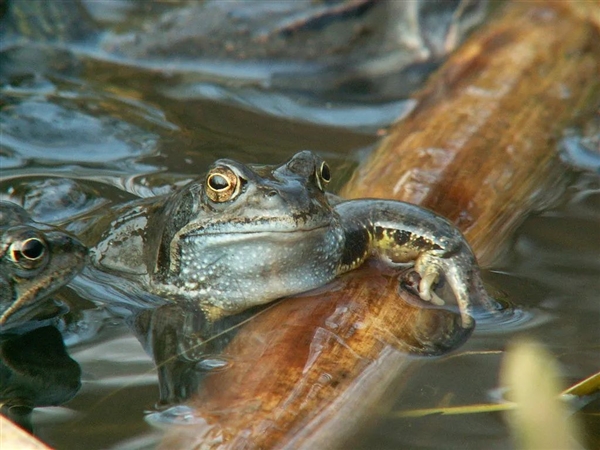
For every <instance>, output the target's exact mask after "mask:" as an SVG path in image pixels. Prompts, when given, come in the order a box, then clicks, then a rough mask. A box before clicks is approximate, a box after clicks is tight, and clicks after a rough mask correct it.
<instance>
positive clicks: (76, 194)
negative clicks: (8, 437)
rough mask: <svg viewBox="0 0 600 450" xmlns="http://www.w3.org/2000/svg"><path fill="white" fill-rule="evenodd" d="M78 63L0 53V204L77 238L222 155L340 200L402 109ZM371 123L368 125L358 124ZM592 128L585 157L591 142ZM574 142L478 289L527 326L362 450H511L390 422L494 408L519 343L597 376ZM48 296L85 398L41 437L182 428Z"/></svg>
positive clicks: (141, 438)
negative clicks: (279, 166) (304, 163)
mask: <svg viewBox="0 0 600 450" xmlns="http://www.w3.org/2000/svg"><path fill="white" fill-rule="evenodd" d="M123 5H125V6H126V7H123V8H121V9H119V8H117V7H115V9H110V10H109V11H108V12H104V14H109V12H112V13H113V14H114V15H115V17H117V18H119V17H121V18H122V17H125V16H126V15H127V14H129V13H128V11H129V9H135V8H134V6H132V5H134V3H131V2H130V3H127V2H124V3H123V2H122V3H121V6H123ZM128 8H129V9H128ZM100 13H102V11H101V12H100ZM100 13H98V12H97V14H100ZM115 20H116V19H115ZM109 22H110V21H109ZM75 50H77V49H75ZM83 50H85V51H83ZM83 50H81V49H79V50H78V51H79V53H77V51H76V52H75V54H77V55H78V56H74V53H72V52H71V51H70V50H69V49H68V47H67V48H64V47H60V46H59V47H56V46H45V45H41V46H40V45H29V44H26V45H17V46H12V47H8V48H5V49H4V50H3V52H2V53H1V54H0V80H1V83H2V85H1V87H0V125H1V126H2V135H1V137H2V140H1V145H0V196H1V197H3V198H8V199H12V200H13V201H16V202H18V203H22V204H24V205H25V206H26V207H27V208H28V209H29V210H30V211H31V212H32V214H33V216H34V217H35V218H36V219H38V220H41V221H47V222H50V223H55V224H58V225H62V226H65V227H67V228H69V229H71V230H72V231H74V232H76V231H77V226H78V225H77V221H76V220H75V219H77V218H78V217H81V216H83V215H85V214H88V213H90V212H93V211H99V210H101V208H104V207H106V206H108V205H110V204H118V203H122V202H125V201H128V200H131V199H133V198H136V197H148V196H152V195H156V194H160V193H165V192H169V191H171V190H172V189H173V187H174V186H177V185H181V184H182V183H184V182H186V181H187V180H190V179H192V178H194V177H196V176H198V175H199V174H201V173H203V172H204V170H205V169H206V167H207V166H208V165H209V164H210V163H212V162H213V161H214V160H215V159H218V158H223V157H225V158H233V159H237V160H240V161H244V162H259V163H280V162H282V161H284V160H285V159H287V158H289V156H290V155H291V154H293V153H294V152H296V151H299V150H302V149H311V150H314V151H316V152H318V153H319V154H320V155H321V156H323V157H324V158H326V159H327V160H328V162H329V164H330V165H331V167H332V169H333V176H334V182H333V183H332V189H333V190H336V189H338V188H339V187H340V186H341V185H342V184H343V183H344V181H345V180H346V179H347V178H348V176H349V174H350V173H351V172H352V170H353V168H354V167H355V166H356V165H357V164H358V161H359V160H360V159H361V158H362V157H363V156H364V154H365V153H367V152H368V151H369V149H370V148H372V146H374V145H376V143H377V140H378V138H377V136H376V129H377V128H378V127H380V126H382V125H383V124H385V123H387V122H386V121H389V120H391V118H392V117H396V116H397V115H398V114H400V109H398V108H397V107H398V105H399V103H398V102H400V99H398V98H384V99H380V101H379V102H361V101H358V100H357V98H356V96H354V97H352V98H351V99H350V100H348V99H346V100H343V101H341V100H339V99H338V98H336V99H335V101H333V100H331V99H327V101H323V98H320V97H319V96H307V95H306V93H305V92H303V93H302V92H301V93H295V94H294V95H289V92H288V91H283V93H281V92H276V93H274V92H271V91H269V90H268V89H265V88H264V84H263V85H262V86H259V87H257V86H256V85H251V86H244V87H243V88H240V89H237V88H236V86H235V84H234V85H233V86H232V85H231V83H224V84H223V83H221V84H213V83H214V79H212V78H211V79H210V80H208V81H207V80H206V79H204V78H203V76H199V75H198V73H196V72H194V70H196V68H194V70H193V71H191V74H190V72H189V71H188V72H186V71H183V72H186V75H185V76H184V75H181V74H178V73H171V72H169V71H168V70H165V71H161V70H157V67H156V66H152V67H148V65H144V64H142V62H139V61H134V62H133V63H132V62H131V61H128V62H126V63H124V62H123V61H122V60H117V59H115V58H108V57H102V58H101V57H98V55H97V54H95V48H94V47H88V48H84V49H83ZM305 67H306V66H305ZM186 70H188V69H186ZM236 76H237V75H236ZM198 79H200V81H198ZM327 95H329V94H327ZM377 95H380V93H378V94H377ZM340 102H341V103H340ZM328 110H329V111H330V112H334V113H335V114H330V115H327V111H328ZM365 111H366V112H365ZM369 111H372V112H374V113H375V112H376V113H377V115H375V116H369V121H367V122H365V121H362V122H360V123H357V120H356V119H357V118H358V117H361V116H362V115H364V114H367V115H368V114H369ZM322 117H328V118H329V119H330V120H328V121H324V120H322ZM591 129H592V131H591V132H590V131H589V130H588V131H587V133H588V134H587V136H588V137H586V138H585V139H584V140H583V144H584V145H590V142H592V143H593V142H598V131H597V128H594V127H593V126H592V127H591ZM594 130H596V131H594ZM581 132H582V131H581V130H571V131H570V132H569V134H568V136H567V137H568V140H567V141H565V143H564V144H563V148H565V149H566V157H565V159H567V160H568V161H569V162H570V163H573V164H574V165H575V166H577V167H578V171H577V172H575V171H574V172H573V177H572V180H573V181H572V182H571V184H570V186H569V187H568V189H567V190H566V192H565V193H564V195H562V197H561V198H560V199H559V201H558V203H557V205H556V206H554V207H553V208H552V209H550V210H547V211H544V212H542V213H539V214H536V215H532V216H531V217H530V218H529V219H528V220H526V221H525V223H524V224H523V225H522V226H521V227H520V228H519V230H518V231H517V233H516V235H515V238H514V240H513V241H512V242H511V243H509V244H508V246H509V248H508V250H507V252H506V254H505V255H504V257H503V259H502V260H501V261H499V262H498V263H497V265H496V266H494V267H492V268H490V270H489V271H487V272H486V273H485V276H486V281H487V282H488V283H489V284H490V286H491V287H492V288H493V289H497V290H500V291H501V292H502V293H503V294H504V295H506V296H507V297H508V298H509V299H510V300H512V301H514V302H515V303H516V304H518V305H520V306H521V307H523V309H524V311H525V316H524V317H525V318H524V319H523V320H520V321H516V322H514V323H508V324H506V326H504V328H503V330H502V331H499V332H495V333H490V332H485V331H481V330H479V331H476V332H475V334H474V335H473V336H472V338H471V339H470V340H469V341H468V342H467V344H466V345H465V346H463V347H462V348H460V349H459V350H458V351H457V352H455V353H454V354H453V356H452V357H449V358H436V359H431V360H427V361H425V363H424V364H423V366H421V367H420V369H419V370H418V371H417V373H415V374H413V376H412V377H411V379H410V381H409V384H408V387H407V388H406V389H403V390H401V391H400V392H399V393H398V396H397V399H396V402H395V406H394V409H393V412H392V413H389V414H388V413H383V414H381V415H377V416H375V417H374V418H373V424H372V425H371V428H370V429H369V430H368V431H367V432H366V433H365V434H364V435H363V436H361V440H360V441H357V442H356V446H357V447H361V448H378V449H392V448H393V449H396V448H415V449H417V448H418V449H441V448H443V449H452V448H457V449H458V448H460V449H511V448H513V444H512V441H511V438H510V435H509V431H508V428H507V425H506V423H505V421H504V419H503V417H502V415H501V414H500V413H485V414H483V413H482V414H472V415H469V416H454V417H452V416H444V417H442V416H433V417H426V418H419V419H406V418H401V417H398V416H397V415H396V414H395V412H398V411H406V410H410V409H416V408H428V407H434V406H437V405H439V404H446V403H449V404H453V405H462V404H472V403H486V402H490V401H493V400H494V399H495V398H497V396H498V395H499V394H498V392H497V390H496V387H497V376H498V368H499V365H500V363H501V359H502V350H503V349H505V347H506V346H507V343H508V342H509V341H510V340H511V339H512V338H513V337H514V336H516V335H527V336H530V337H532V338H534V339H537V340H539V341H541V342H543V343H544V344H545V345H547V346H548V348H549V349H550V351H551V352H552V354H553V355H554V356H555V357H556V358H557V359H558V361H559V363H560V364H561V368H562V370H563V377H564V382H565V383H570V382H575V381H577V380H579V379H582V378H584V377H586V376H589V375H591V374H593V373H595V372H598V370H600V369H599V367H600V347H599V344H598V343H599V342H600V301H599V298H598V292H600V257H599V256H598V255H600V175H599V174H598V171H597V167H598V156H597V155H596V156H594V153H593V151H592V152H589V151H587V150H589V149H588V148H587V147H585V149H584V151H583V154H584V157H583V158H579V159H576V160H575V161H573V158H577V155H578V154H582V153H581V152H578V147H577V142H578V141H577V139H578V138H577V136H578V133H581ZM590 136H591V137H590ZM594 139H595V140H594ZM65 198H66V199H67V200H68V201H66V202H65ZM61 296H62V298H63V299H64V300H65V301H67V302H69V303H70V304H71V305H72V306H73V309H74V310H76V311H79V313H80V314H79V315H78V316H76V317H73V318H72V319H71V320H72V322H70V323H69V324H67V325H66V329H65V330H64V333H65V335H66V336H67V340H66V342H67V345H68V352H69V354H70V356H71V358H73V359H74V360H75V361H76V362H77V363H78V364H79V366H80V367H81V371H82V375H81V382H82V387H81V389H80V390H79V392H78V393H77V395H76V396H75V397H74V398H73V399H72V400H70V401H69V402H68V403H66V404H64V405H62V406H58V407H42V408H36V410H35V411H34V413H33V415H32V418H31V422H32V425H33V428H34V430H35V434H36V435H37V436H39V437H40V438H41V439H42V440H44V441H45V442H47V443H49V444H50V445H51V446H54V447H56V448H60V449H71V448H72V449H76V448H89V449H105V448H115V449H117V448H118V449H132V448H152V447H153V445H155V444H156V442H158V440H159V439H160V435H161V428H162V427H164V426H166V425H165V424H166V423H167V422H169V420H172V421H185V420H194V419H193V417H192V418H190V416H189V411H187V410H186V409H184V408H181V407H174V408H172V409H170V410H167V411H166V412H163V413H161V414H160V415H159V414H158V412H159V411H160V410H159V409H158V408H157V406H156V403H157V401H158V398H159V391H158V386H157V374H156V370H155V368H154V364H153V362H152V360H151V359H150V357H149V356H148V355H147V354H146V352H145V351H144V349H143V348H142V346H141V344H140V343H139V341H138V340H137V339H136V338H135V337H134V336H133V335H132V334H131V332H130V331H129V327H128V326H127V325H126V324H125V323H124V322H123V320H121V319H119V318H118V317H115V316H114V315H112V314H110V313H109V312H107V311H105V310H103V309H100V310H98V309H96V308H95V307H94V305H92V304H91V303H89V302H86V301H85V300H83V299H81V298H79V297H78V296H77V294H75V293H74V292H73V291H71V290H70V289H68V288H67V289H64V290H63V291H62V292H61ZM226 364H227V361H223V360H220V359H219V357H218V355H211V358H210V359H209V360H207V361H205V366H206V367H205V368H206V370H209V369H214V370H226ZM223 367H225V368H224V369H223ZM215 368H216V369H215ZM599 409H600V404H599V402H598V400H597V399H596V400H595V401H594V402H592V403H591V404H589V405H588V406H587V407H586V409H585V410H584V412H583V413H581V414H579V416H580V418H581V419H583V420H584V421H585V423H586V428H585V430H586V433H587V434H586V436H587V439H588V441H587V448H598V446H600V437H599V436H600V424H598V421H597V419H594V418H593V413H594V412H595V414H596V415H597V413H598V410H599ZM594 420H596V421H595V422H594Z"/></svg>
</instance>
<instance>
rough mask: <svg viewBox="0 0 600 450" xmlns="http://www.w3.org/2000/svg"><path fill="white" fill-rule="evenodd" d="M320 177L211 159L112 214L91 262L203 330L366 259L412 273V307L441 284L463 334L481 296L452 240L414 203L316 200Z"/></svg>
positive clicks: (295, 165) (295, 162)
mask: <svg viewBox="0 0 600 450" xmlns="http://www.w3.org/2000/svg"><path fill="white" fill-rule="evenodd" d="M330 177H331V175H330V170H329V167H328V166H327V164H326V163H325V162H324V161H323V160H322V159H321V158H319V157H318V156H317V155H315V154H313V153H311V152H309V151H303V152H300V153H297V154H296V155H294V156H293V157H292V158H291V159H290V160H289V161H287V162H286V163H284V164H282V165H279V166H248V165H244V164H240V163H238V162H236V161H232V160H227V159H221V160H218V161H216V162H215V163H214V164H213V166H212V167H211V168H210V170H209V171H208V173H207V175H206V176H205V177H204V178H203V179H202V180H200V181H194V182H191V183H189V184H188V185H186V186H184V187H183V188H181V189H180V190H179V191H177V192H175V193H174V194H171V195H167V196H162V197H155V198H151V199H145V200H141V201H139V202H138V203H137V204H135V205H134V206H133V207H132V206H131V205H130V206H128V207H127V209H123V210H122V212H121V213H119V214H117V217H116V218H114V216H113V218H111V219H110V220H111V223H110V224H109V225H108V227H107V228H105V229H106V230H107V231H106V232H105V233H104V235H103V236H102V237H101V238H100V239H99V240H98V241H97V242H96V243H95V246H94V247H93V249H92V259H93V263H94V265H95V267H96V268H98V269H100V270H101V271H104V272H110V273H113V274H118V275H119V277H121V278H123V277H124V278H126V279H128V280H130V281H132V282H133V283H135V284H136V285H138V286H142V288H143V289H144V290H145V291H147V292H149V293H152V294H155V295H157V296H160V297H163V298H166V299H169V300H172V301H176V302H179V301H185V302H191V303H192V304H196V305H198V306H200V307H201V308H202V310H203V311H204V312H205V313H206V315H207V317H209V318H210V319H213V320H214V319H217V318H220V317H223V316H226V315H230V314H235V313H238V312H241V311H243V310H245V309H247V308H250V307H252V306H255V305H259V304H264V303H267V302H270V301H272V300H274V299H277V298H280V297H283V296H286V295H291V294H296V293H300V292H303V291H306V290H309V289H312V288H316V287H318V286H321V285H323V284H325V283H327V282H329V281H330V280H332V279H333V278H334V277H336V276H337V275H339V274H342V273H344V272H347V271H349V270H352V269H355V268H356V267H358V266H360V265H361V264H362V263H363V262H364V261H365V260H366V259H367V258H369V257H371V256H375V257H380V258H383V259H385V260H388V261H391V262H393V263H410V264H413V265H414V270H415V271H416V272H417V273H418V274H419V275H420V282H419V286H418V291H419V295H420V297H421V298H422V299H424V300H428V301H432V302H436V303H440V302H441V299H439V297H438V296H437V295H436V294H435V293H434V291H433V288H434V286H435V284H436V283H437V281H438V278H439V276H440V275H441V274H444V275H445V277H446V279H447V281H448V283H449V285H450V287H451V288H452V291H453V292H454V294H455V296H456V298H457V301H458V304H459V307H460V310H461V314H462V319H463V325H464V326H471V325H472V323H473V319H472V317H471V314H470V313H471V309H472V306H473V305H474V304H475V303H481V301H482V300H483V302H484V303H485V301H487V300H485V299H487V298H488V297H487V294H486V293H485V289H484V288H483V285H482V282H481V279H480V275H479V270H478V267H477V264H476V260H475V257H474V255H473V253H472V251H471V249H470V248H469V246H468V244H467V242H466V241H465V239H464V237H463V236H462V235H461V233H460V232H459V231H458V230H457V229H456V228H455V227H454V226H452V225H451V224H450V223H449V222H448V221H447V220H445V219H444V218H442V217H440V216H438V215H436V214H434V213H433V212H431V211H428V210H426V209H423V208H420V207H418V206H415V205H411V204H407V203H403V202H398V201H391V200H375V199H361V200H348V201H344V200H342V199H339V198H337V197H334V196H331V195H329V194H326V192H325V187H326V185H327V183H328V182H329V180H330Z"/></svg>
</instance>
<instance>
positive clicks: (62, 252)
mask: <svg viewBox="0 0 600 450" xmlns="http://www.w3.org/2000/svg"><path fill="white" fill-rule="evenodd" d="M87 254H88V249H87V247H86V246H84V245H83V244H82V243H81V241H80V240H79V239H77V238H76V237H75V236H73V235H71V234H70V233H67V232H65V231H63V230H61V229H59V228H57V227H54V226H51V225H47V224H44V223H40V222H36V221H34V220H33V219H32V218H31V216H30V215H29V213H28V212H27V211H26V210H25V209H23V208H22V207H21V206H19V205H17V204H16V203H12V202H8V201H0V333H4V332H9V331H14V330H17V329H18V328H19V327H26V325H27V324H28V323H33V322H35V321H36V320H37V319H38V318H42V317H44V318H46V317H51V316H53V315H55V314H60V313H61V312H62V311H63V310H64V308H63V307H62V306H61V305H60V304H59V303H56V302H54V301H52V299H49V297H50V295H51V294H52V293H53V292H55V291H56V290H57V289H58V288H60V287H62V286H64V285H66V284H67V283H69V282H70V281H71V280H72V279H73V277H75V276H76V275H77V274H78V273H79V272H80V271H81V270H82V269H83V267H84V265H85V263H86V261H87Z"/></svg>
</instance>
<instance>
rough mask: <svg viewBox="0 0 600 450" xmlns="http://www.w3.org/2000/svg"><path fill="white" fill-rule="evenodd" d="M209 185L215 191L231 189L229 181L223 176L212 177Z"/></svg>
mask: <svg viewBox="0 0 600 450" xmlns="http://www.w3.org/2000/svg"><path fill="white" fill-rule="evenodd" d="M208 184H209V185H210V187H211V188H213V189H214V190H215V191H221V190H223V189H227V188H228V187H229V181H227V179H226V178H225V177H223V176H221V175H213V176H212V177H210V179H209V180H208Z"/></svg>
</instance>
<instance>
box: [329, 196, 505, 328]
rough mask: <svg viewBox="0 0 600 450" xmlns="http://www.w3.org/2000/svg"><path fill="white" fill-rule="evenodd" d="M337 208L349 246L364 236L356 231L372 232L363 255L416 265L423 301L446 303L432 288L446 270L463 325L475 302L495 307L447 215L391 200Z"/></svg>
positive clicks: (468, 320) (354, 202)
mask: <svg viewBox="0 0 600 450" xmlns="http://www.w3.org/2000/svg"><path fill="white" fill-rule="evenodd" d="M335 210H336V211H337V212H338V214H339V215H340V217H341V219H342V226H343V227H344V229H345V230H346V232H347V248H352V247H353V242H352V241H353V239H354V238H353V236H361V235H360V233H359V231H358V230H361V229H362V230H367V231H368V237H369V241H368V243H366V244H364V248H365V250H367V252H365V255H363V259H364V257H366V256H368V254H373V255H375V256H379V257H382V258H384V259H388V260H390V261H392V262H394V263H412V264H414V269H415V271H416V272H417V273H418V274H419V276H420V278H421V280H420V282H419V295H420V297H421V298H422V299H423V300H426V301H431V302H432V303H434V304H438V305H439V304H443V302H444V301H443V300H442V299H441V298H440V297H439V296H438V295H437V294H436V293H435V292H434V288H435V285H436V283H437V282H438V280H439V278H440V276H441V275H442V274H443V275H444V277H445V278H446V280H447V282H448V283H449V285H450V287H451V289H452V291H453V293H454V295H455V297H456V300H457V303H458V306H459V309H460V313H461V317H462V324H463V326H464V327H472V326H473V322H474V321H473V317H472V314H471V313H472V309H473V306H474V304H479V305H482V306H484V307H485V308H486V309H489V310H495V309H496V306H495V305H494V302H493V301H492V300H491V299H490V298H489V296H488V295H487V293H486V291H485V288H484V287H483V283H482V281H481V277H480V274H479V268H478V266H477V262H476V259H475V256H474V255H473V252H472V251H471V249H470V247H469V245H468V243H467V242H466V240H465V238H464V236H463V235H462V234H461V233H460V231H458V230H457V229H456V228H455V227H454V226H453V225H452V224H451V223H450V222H448V221H447V220H446V219H444V218H443V217H441V216H438V215H437V214H435V213H433V212H431V211H429V210H427V209H424V208H421V207H418V206H416V205H412V204H409V203H404V202H398V201H392V200H370V199H362V200H351V201H347V202H343V203H340V204H338V205H336V206H335ZM355 253H356V254H357V255H358V252H357V251H355ZM351 268H353V267H349V268H348V269H347V270H349V269H351Z"/></svg>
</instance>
